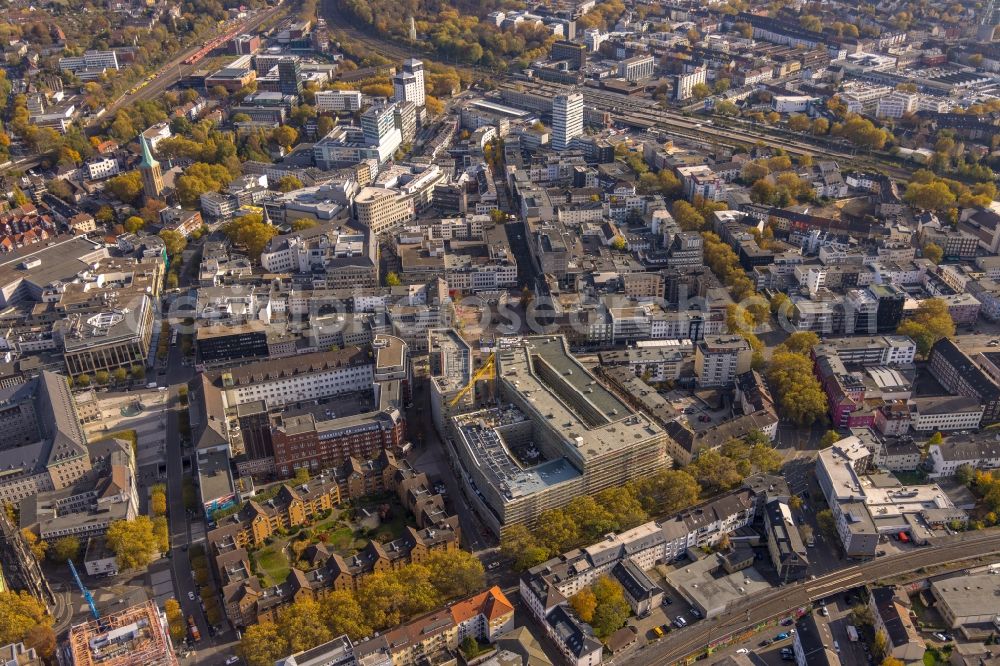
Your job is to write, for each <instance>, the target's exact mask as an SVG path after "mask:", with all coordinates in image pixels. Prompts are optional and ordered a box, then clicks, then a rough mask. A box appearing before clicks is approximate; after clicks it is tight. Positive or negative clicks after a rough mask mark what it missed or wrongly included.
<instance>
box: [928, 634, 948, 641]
mask: <svg viewBox="0 0 1000 666" xmlns="http://www.w3.org/2000/svg"><path fill="white" fill-rule="evenodd" d="M932 635H933V636H934V638H936V639H938V640H939V641H941V642H942V643H947V642H948V637H947V636H946V635H945V634H942V633H941V632H939V631H938V632H935V633H934V634H932Z"/></svg>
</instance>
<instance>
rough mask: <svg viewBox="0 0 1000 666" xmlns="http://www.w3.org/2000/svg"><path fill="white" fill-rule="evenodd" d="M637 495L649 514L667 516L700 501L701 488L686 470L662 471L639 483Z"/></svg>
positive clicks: (640, 480)
mask: <svg viewBox="0 0 1000 666" xmlns="http://www.w3.org/2000/svg"><path fill="white" fill-rule="evenodd" d="M637 485H638V488H637V494H638V496H639V498H640V501H641V502H642V504H643V507H644V508H645V509H646V511H647V513H649V514H651V515H667V514H672V513H677V512H678V511H682V510H684V509H686V508H688V507H689V506H692V505H693V504H695V503H696V502H697V501H698V495H699V493H700V492H701V488H700V487H699V486H698V482H697V481H696V480H695V478H694V477H693V476H692V475H691V474H690V473H689V472H687V471H685V470H679V469H678V470H675V469H668V470H661V471H659V472H657V473H656V474H654V475H653V476H646V477H643V478H641V479H639V481H638V482H637Z"/></svg>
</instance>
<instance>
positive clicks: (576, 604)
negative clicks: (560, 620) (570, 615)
mask: <svg viewBox="0 0 1000 666" xmlns="http://www.w3.org/2000/svg"><path fill="white" fill-rule="evenodd" d="M569 605H570V607H571V608H572V609H573V612H575V613H576V616H577V617H578V618H580V619H581V620H583V621H584V622H586V623H588V624H589V623H590V622H592V621H593V620H594V611H595V610H597V597H596V596H594V591H593V590H591V589H590V588H589V587H585V588H583V589H582V590H580V591H579V592H577V593H576V594H574V595H573V596H572V597H570V599H569Z"/></svg>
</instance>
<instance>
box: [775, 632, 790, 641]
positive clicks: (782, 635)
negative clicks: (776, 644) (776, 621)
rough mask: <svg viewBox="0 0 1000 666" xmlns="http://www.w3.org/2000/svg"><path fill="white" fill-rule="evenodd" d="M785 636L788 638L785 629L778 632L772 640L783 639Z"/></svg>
mask: <svg viewBox="0 0 1000 666" xmlns="http://www.w3.org/2000/svg"><path fill="white" fill-rule="evenodd" d="M786 638H788V632H787V631H783V632H781V633H780V634H778V635H777V636H775V637H774V640H776V641H783V640H785V639H786Z"/></svg>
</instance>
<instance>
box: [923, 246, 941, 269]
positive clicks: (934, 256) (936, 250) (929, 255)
mask: <svg viewBox="0 0 1000 666" xmlns="http://www.w3.org/2000/svg"><path fill="white" fill-rule="evenodd" d="M923 254H924V258H925V259H930V260H931V261H933V262H934V263H935V264H940V263H941V259H943V258H944V250H942V249H941V247H940V246H939V245H935V244H934V243H927V244H926V245H924V250H923Z"/></svg>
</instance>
